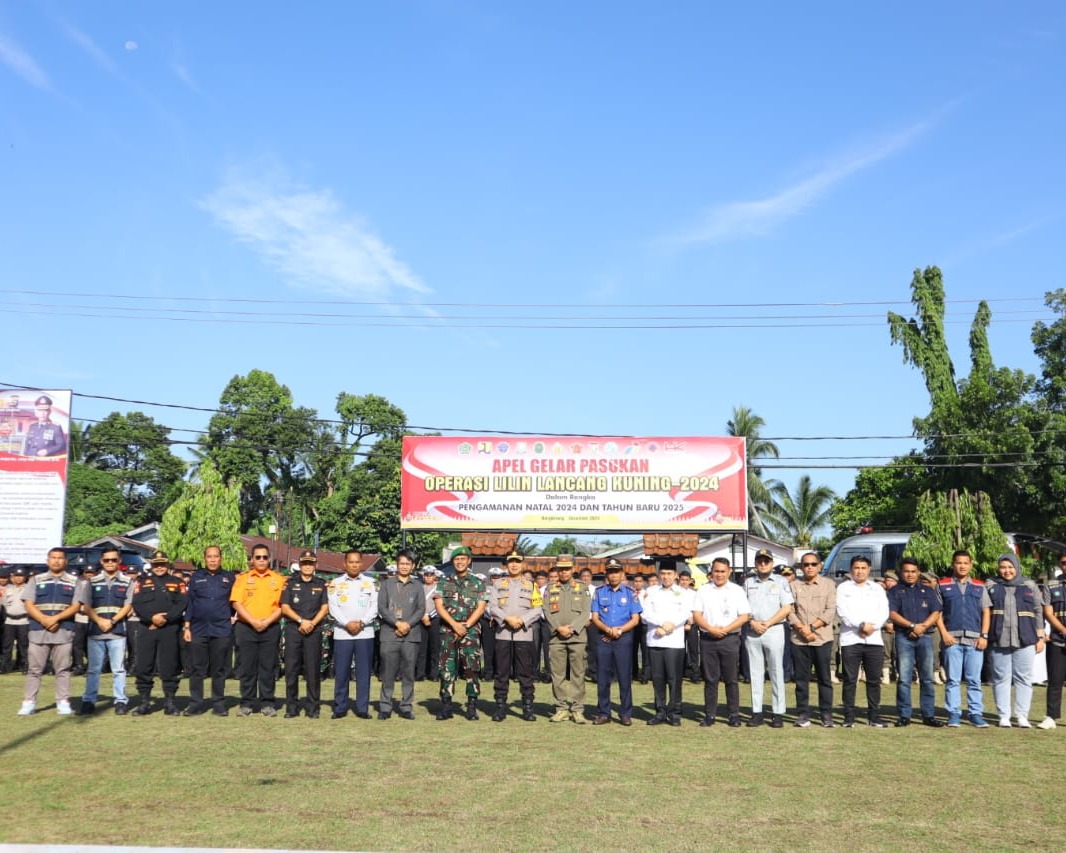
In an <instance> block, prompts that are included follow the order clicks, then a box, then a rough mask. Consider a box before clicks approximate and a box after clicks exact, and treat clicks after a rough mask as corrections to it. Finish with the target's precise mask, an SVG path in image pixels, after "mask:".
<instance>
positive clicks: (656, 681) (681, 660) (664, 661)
mask: <svg viewBox="0 0 1066 853" xmlns="http://www.w3.org/2000/svg"><path fill="white" fill-rule="evenodd" d="M648 657H649V660H650V661H651V683H652V686H653V688H654V690H655V713H656V714H657V715H658V716H660V717H669V718H673V717H677V718H679V719H680V717H681V682H682V680H683V678H684V675H685V650H684V649H663V648H659V647H657V646H652V647H651V648H649V649H648ZM668 691H669V696H670V698H669V700H667V692H668Z"/></svg>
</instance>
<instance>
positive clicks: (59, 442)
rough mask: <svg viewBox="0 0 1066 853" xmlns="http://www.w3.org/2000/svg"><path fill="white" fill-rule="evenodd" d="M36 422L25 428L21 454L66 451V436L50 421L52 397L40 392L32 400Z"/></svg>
mask: <svg viewBox="0 0 1066 853" xmlns="http://www.w3.org/2000/svg"><path fill="white" fill-rule="evenodd" d="M34 410H35V412H36V414H37V422H36V423H33V424H30V427H29V429H27V430H26V443H25V444H24V445H23V448H22V455H23V456H59V455H60V454H62V453H66V452H67V437H66V436H65V435H64V434H63V428H62V427H61V426H60V425H59V424H54V423H52V421H51V416H52V398H51V397H49V396H48V395H47V394H42V395H41V396H40V397H38V398H37V399H36V400H35V401H34Z"/></svg>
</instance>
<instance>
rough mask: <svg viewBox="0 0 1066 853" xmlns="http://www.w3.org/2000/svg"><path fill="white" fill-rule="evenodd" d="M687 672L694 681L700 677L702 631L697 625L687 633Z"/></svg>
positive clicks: (691, 627)
mask: <svg viewBox="0 0 1066 853" xmlns="http://www.w3.org/2000/svg"><path fill="white" fill-rule="evenodd" d="M685 672H686V673H688V677H689V678H691V679H692V680H693V681H695V680H697V679H698V678H699V677H700V629H699V628H697V627H696V626H695V625H690V626H689V627H688V629H687V630H686V631H685Z"/></svg>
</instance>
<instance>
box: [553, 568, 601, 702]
mask: <svg viewBox="0 0 1066 853" xmlns="http://www.w3.org/2000/svg"><path fill="white" fill-rule="evenodd" d="M555 568H556V571H558V573H559V579H558V580H557V581H555V582H554V583H549V584H548V587H547V589H546V591H545V595H544V602H543V608H544V621H545V622H547V623H548V626H549V627H550V628H551V640H550V644H549V648H548V654H549V659H550V661H551V676H552V695H553V696H554V697H555V713H554V714H553V715H552V717H551V722H553V723H561V722H564V721H566V720H571V721H573V722H575V723H584V722H585V654H586V645H585V644H586V640H585V632H586V631H587V630H588V624H589V609H590V606H591V604H592V595H591V593H590V592H589V588H588V587H587V586H586V585H585V584H583V583H582V582H581V581H576V580H574V558H573V557H572V556H570V555H569V554H560V555H559V556H558V557H556V558H555Z"/></svg>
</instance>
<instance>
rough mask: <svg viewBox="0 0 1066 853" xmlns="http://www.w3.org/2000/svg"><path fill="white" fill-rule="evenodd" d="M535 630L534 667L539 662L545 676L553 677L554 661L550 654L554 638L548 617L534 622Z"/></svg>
mask: <svg viewBox="0 0 1066 853" xmlns="http://www.w3.org/2000/svg"><path fill="white" fill-rule="evenodd" d="M533 631H534V632H535V633H534V635H533V636H534V637H535V640H534V643H535V646H536V651H535V654H534V658H533V661H534V669H535V668H536V665H537V664H539V665H540V671H541V673H543V675H544V677H545V678H548V679H550V678H551V677H552V662H551V655H550V654H549V652H550V649H549V646H550V645H551V639H552V629H551V626H550V625H549V624H548V620H547V619H538V620H537V621H536V622H534V623H533Z"/></svg>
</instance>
